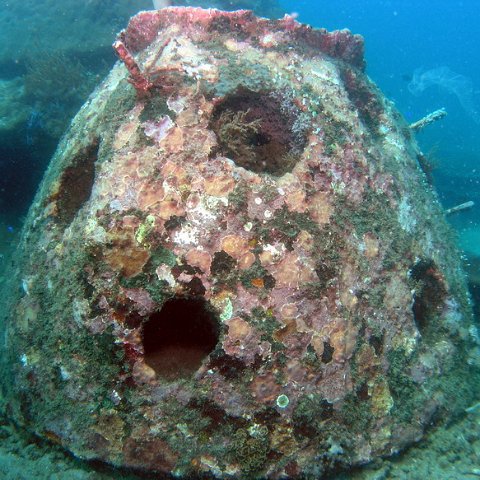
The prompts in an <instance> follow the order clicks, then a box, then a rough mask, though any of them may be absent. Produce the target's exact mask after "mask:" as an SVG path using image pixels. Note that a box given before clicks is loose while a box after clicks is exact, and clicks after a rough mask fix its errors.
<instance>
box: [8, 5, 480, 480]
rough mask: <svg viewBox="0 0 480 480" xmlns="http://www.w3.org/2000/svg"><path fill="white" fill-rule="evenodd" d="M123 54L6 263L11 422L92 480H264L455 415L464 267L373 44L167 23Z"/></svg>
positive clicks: (362, 458)
mask: <svg viewBox="0 0 480 480" xmlns="http://www.w3.org/2000/svg"><path fill="white" fill-rule="evenodd" d="M114 48H115V50H116V52H117V53H118V55H119V57H120V59H121V60H122V61H121V62H118V64H117V65H116V66H115V67H114V68H113V70H112V72H111V73H110V74H109V76H108V78H107V79H106V80H105V81H104V82H103V83H102V84H101V85H100V86H99V87H98V88H97V90H96V91H95V92H94V94H93V95H92V96H91V97H90V99H89V101H88V102H87V103H86V104H85V105H84V106H83V108H82V109H81V110H80V112H79V113H78V115H77V116H76V118H75V119H74V121H73V123H72V125H71V127H70V129H69V131H68V132H67V134H66V135H65V137H64V138H63V140H62V142H61V143H60V145H59V147H58V150H57V152H56V154H55V156H54V158H53V160H52V162H51V164H50V167H49V169H48V171H47V173H46V176H45V178H44V180H43V183H42V185H41V187H40V190H39V192H38V194H37V197H36V199H35V201H34V204H33V206H32V208H31V210H30V213H29V215H28V219H27V221H26V225H25V228H24V231H23V234H22V239H21V244H20V246H19V248H18V252H17V257H16V264H15V266H14V270H13V272H12V274H11V288H10V290H9V291H8V294H6V295H7V297H8V302H9V312H8V314H7V317H6V318H5V319H3V320H2V322H3V324H2V325H3V334H2V336H3V337H4V339H5V340H4V341H2V345H1V347H0V349H1V350H0V353H1V358H2V360H1V361H2V369H3V371H4V372H5V373H4V374H3V375H2V377H1V379H0V383H1V387H2V396H1V403H2V405H3V407H4V408H5V409H6V411H7V412H8V414H9V415H10V416H11V418H12V419H14V420H15V421H16V422H18V423H20V424H22V425H24V426H25V427H26V428H28V429H29V430H30V431H33V432H35V433H36V434H38V435H39V436H41V437H44V438H47V439H50V440H53V441H54V442H57V443H59V444H61V445H62V446H64V447H65V448H66V449H68V450H69V451H71V452H73V453H74V454H75V455H77V456H78V457H82V458H87V459H100V460H103V461H105V462H109V463H111V464H114V465H117V466H124V467H133V468H136V469H140V470H144V471H149V472H160V474H172V475H174V476H175V477H187V476H189V477H190V478H203V477H205V478H219V479H221V478H238V479H240V478H250V477H262V478H271V479H275V478H286V477H291V478H295V477H301V478H319V477H320V476H322V475H323V474H324V473H326V472H329V471H332V469H335V468H337V467H345V468H348V467H350V466H353V465H359V464H363V463H365V462H368V461H370V460H372V459H375V458H378V457H380V456H383V455H388V454H391V453H393V452H397V451H399V450H400V449H402V448H403V447H405V446H407V445H408V444H410V443H411V442H413V441H416V440H418V439H419V438H421V436H422V434H423V433H424V429H425V427H426V426H427V425H428V424H430V423H431V422H432V421H433V420H434V419H440V418H444V419H449V418H451V417H452V416H453V415H455V414H456V413H458V412H459V411H461V410H462V409H463V408H465V406H467V403H468V402H470V401H471V400H472V398H473V396H474V394H475V392H473V391H470V390H469V388H473V387H468V386H467V383H466V381H463V380H462V378H467V377H470V378H472V375H474V372H473V371H472V370H473V367H471V366H469V359H470V357H471V355H472V352H473V351H474V349H475V345H476V344H475V339H476V338H477V336H476V331H475V328H474V327H473V326H472V316H471V311H470V306H469V300H468V294H467V290H466V287H465V282H464V278H463V274H462V272H461V269H460V263H459V256H458V253H457V251H456V250H455V248H454V246H453V243H452V241H451V239H450V233H449V229H448V227H447V225H446V223H445V220H444V218H443V211H442V208H441V206H440V204H439V202H438V200H437V198H436V195H435V193H434V192H433V191H432V190H431V188H430V186H429V185H428V183H427V181H426V177H425V175H424V173H423V172H422V170H421V168H420V163H419V159H418V158H419V155H420V151H419V148H418V147H417V145H416V143H415V140H414V138H413V135H412V132H411V129H410V128H409V127H408V125H407V124H406V123H405V121H404V120H403V119H402V118H401V116H400V115H399V114H398V112H397V111H396V110H395V108H394V107H393V106H392V104H391V103H390V102H388V101H387V100H386V99H385V98H384V97H383V96H382V94H381V93H380V92H379V91H378V89H377V88H376V87H375V86H374V85H373V84H372V82H371V81H370V80H369V79H368V78H367V77H366V75H365V73H364V71H363V69H364V59H363V39H362V38H361V37H360V36H358V35H352V34H351V33H350V32H349V31H346V30H342V31H336V32H327V31H326V30H315V29H312V28H310V27H308V26H305V25H301V24H299V23H297V22H296V21H295V20H294V19H293V18H291V17H288V16H287V17H285V18H284V19H282V20H279V21H273V20H267V19H259V18H256V17H255V16H254V15H253V14H252V13H251V12H248V11H237V12H231V13H226V12H221V11H218V10H202V9H197V8H173V7H172V8H166V9H163V10H159V11H154V12H141V13H140V14H138V15H137V16H135V17H134V18H133V19H132V20H131V21H130V24H129V26H128V28H127V29H126V30H125V31H123V32H122V33H121V34H120V35H119V37H118V39H117V41H116V42H115V44H114ZM470 363H471V361H470ZM475 375H477V373H475ZM475 383H476V384H477V385H478V384H480V382H479V381H476V382H475Z"/></svg>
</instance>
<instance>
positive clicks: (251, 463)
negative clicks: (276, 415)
mask: <svg viewBox="0 0 480 480" xmlns="http://www.w3.org/2000/svg"><path fill="white" fill-rule="evenodd" d="M269 450H270V441H269V438H268V430H267V431H265V432H264V431H261V432H260V433H259V434H255V435H251V434H250V433H249V431H248V430H246V429H243V428H240V429H238V430H237V431H236V432H235V434H234V437H233V442H232V450H231V457H232V461H233V462H238V463H239V464H240V468H241V471H242V478H246V479H251V478H259V477H261V473H262V469H263V468H264V466H265V464H266V462H267V455H268V452H269Z"/></svg>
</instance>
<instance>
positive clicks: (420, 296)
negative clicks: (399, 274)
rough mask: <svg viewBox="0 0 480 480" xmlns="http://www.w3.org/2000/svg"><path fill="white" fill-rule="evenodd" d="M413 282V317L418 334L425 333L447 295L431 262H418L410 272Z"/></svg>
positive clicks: (433, 263) (438, 273)
mask: <svg viewBox="0 0 480 480" xmlns="http://www.w3.org/2000/svg"><path fill="white" fill-rule="evenodd" d="M410 277H411V278H412V280H414V282H415V296H414V301H413V307H412V310H413V317H414V320H415V323H416V325H417V327H418V329H419V330H420V333H425V331H426V329H427V327H428V326H429V324H430V320H431V319H432V317H434V316H435V315H438V314H439V313H440V311H441V309H442V308H443V304H444V302H445V296H446V294H447V291H446V288H445V285H444V283H443V280H442V277H441V274H440V272H439V271H438V269H437V266H436V265H435V262H433V261H432V260H420V261H419V262H417V263H416V264H415V265H414V266H413V267H412V269H411V270H410Z"/></svg>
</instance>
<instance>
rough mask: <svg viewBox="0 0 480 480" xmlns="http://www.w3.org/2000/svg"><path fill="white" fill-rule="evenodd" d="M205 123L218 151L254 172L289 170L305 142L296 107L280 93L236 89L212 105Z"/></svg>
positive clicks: (301, 118) (298, 111)
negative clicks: (211, 131) (213, 135)
mask: <svg viewBox="0 0 480 480" xmlns="http://www.w3.org/2000/svg"><path fill="white" fill-rule="evenodd" d="M301 120H303V122H302V121H301ZM209 126H210V128H211V129H212V130H213V131H214V132H215V134H216V135H217V139H218V143H219V147H220V151H221V153H222V154H223V155H225V156H227V157H229V158H231V159H232V160H233V161H234V162H235V163H236V164H237V165H238V166H240V167H243V168H245V169H247V170H251V171H253V172H256V173H269V174H271V175H275V176H281V175H283V174H285V173H287V172H290V171H292V169H293V167H294V166H295V164H296V163H297V162H298V161H299V159H300V156H301V153H302V151H303V149H304V148H305V145H306V142H307V125H305V120H304V119H303V117H301V112H300V110H299V109H298V107H296V105H295V104H294V103H293V101H291V100H289V99H286V98H282V95H281V93H280V92H268V91H267V92H254V91H251V90H248V89H246V88H239V89H237V90H236V91H235V92H234V93H231V94H229V95H226V96H225V98H224V99H223V100H222V101H221V102H219V103H218V104H217V105H216V106H215V108H214V110H213V112H212V119H211V121H210V125H209Z"/></svg>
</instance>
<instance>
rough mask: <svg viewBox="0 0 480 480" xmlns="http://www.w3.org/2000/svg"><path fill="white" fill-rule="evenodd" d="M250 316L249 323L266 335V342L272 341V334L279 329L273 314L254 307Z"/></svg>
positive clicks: (279, 325) (268, 310) (279, 326)
mask: <svg viewBox="0 0 480 480" xmlns="http://www.w3.org/2000/svg"><path fill="white" fill-rule="evenodd" d="M250 314H251V316H250V318H249V323H251V324H252V325H254V326H255V327H256V328H257V329H258V330H259V331H261V332H262V334H264V335H266V337H267V338H265V339H266V340H268V341H272V339H273V334H274V333H275V332H276V331H277V330H278V329H279V328H281V324H280V322H279V321H278V320H277V319H276V317H275V316H274V315H273V312H272V311H271V310H270V309H267V310H264V309H263V308H262V307H254V308H252V310H251V312H250Z"/></svg>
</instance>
